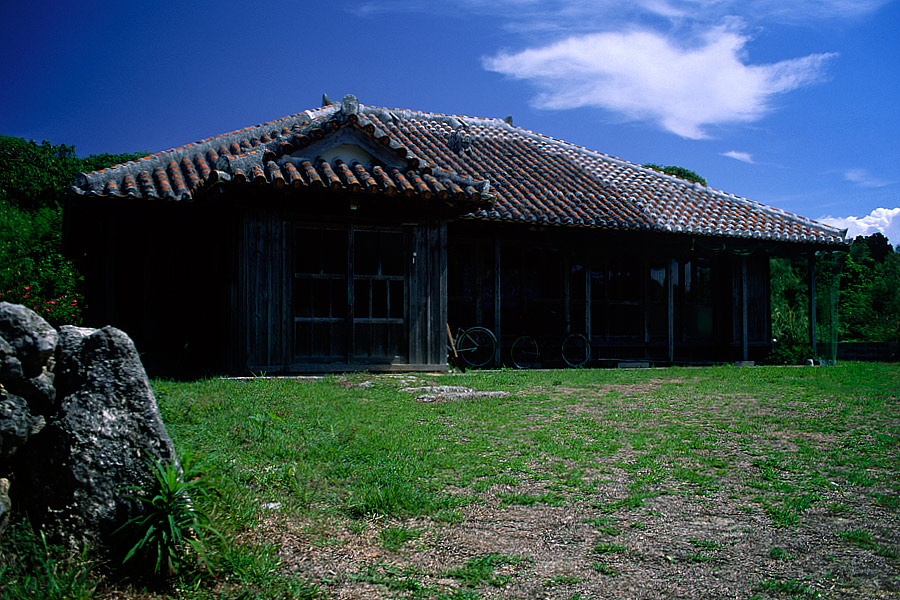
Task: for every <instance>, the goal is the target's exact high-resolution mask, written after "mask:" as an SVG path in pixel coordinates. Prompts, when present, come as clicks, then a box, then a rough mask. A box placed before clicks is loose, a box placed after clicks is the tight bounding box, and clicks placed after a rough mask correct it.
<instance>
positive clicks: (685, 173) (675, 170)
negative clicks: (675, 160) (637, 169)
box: [643, 163, 707, 185]
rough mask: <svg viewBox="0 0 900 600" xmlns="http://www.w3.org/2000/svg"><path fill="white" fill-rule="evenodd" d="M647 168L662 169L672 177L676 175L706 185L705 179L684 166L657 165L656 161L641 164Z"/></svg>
mask: <svg viewBox="0 0 900 600" xmlns="http://www.w3.org/2000/svg"><path fill="white" fill-rule="evenodd" d="M643 166H645V167H647V168H648V169H654V170H656V171H662V172H663V173H665V174H666V175H672V176H673V177H678V178H679V179H685V180H687V181H693V182H695V183H699V184H700V185H707V183H706V179H704V178H703V177H701V176H700V175H697V174H696V173H694V172H693V171H691V170H690V169H685V168H684V167H677V166H675V165H669V166H667V167H664V166H662V165H658V164H656V163H647V164H645V165H643Z"/></svg>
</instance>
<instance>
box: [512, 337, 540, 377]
mask: <svg viewBox="0 0 900 600" xmlns="http://www.w3.org/2000/svg"><path fill="white" fill-rule="evenodd" d="M510 355H511V358H512V362H513V364H514V365H515V366H516V368H517V369H530V368H532V367H533V366H535V365H536V364H538V362H539V361H540V359H541V350H540V348H539V347H538V343H537V340H536V339H534V338H533V337H531V336H530V335H522V336H519V337H518V338H516V341H514V342H513V345H512V349H511V350H510Z"/></svg>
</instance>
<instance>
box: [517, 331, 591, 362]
mask: <svg viewBox="0 0 900 600" xmlns="http://www.w3.org/2000/svg"><path fill="white" fill-rule="evenodd" d="M560 356H561V357H562V360H563V362H564V363H566V365H568V366H569V367H572V368H577V367H581V366H584V365H585V364H587V363H588V361H590V360H591V342H590V340H588V338H587V336H585V335H583V334H581V333H570V334H569V335H567V336H566V337H565V339H564V340H563V341H562V344H560ZM510 358H511V359H512V363H513V365H514V366H515V367H516V368H517V369H531V368H533V367H534V366H536V365H538V364H540V362H541V348H540V345H539V344H538V341H537V340H536V339H535V338H534V337H533V336H530V335H520V336H519V337H517V338H516V340H515V341H514V342H513V344H512V348H510Z"/></svg>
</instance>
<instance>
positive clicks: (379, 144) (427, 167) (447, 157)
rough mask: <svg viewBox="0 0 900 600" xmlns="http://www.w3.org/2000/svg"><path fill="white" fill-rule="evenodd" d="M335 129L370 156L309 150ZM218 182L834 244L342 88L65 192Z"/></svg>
mask: <svg viewBox="0 0 900 600" xmlns="http://www.w3.org/2000/svg"><path fill="white" fill-rule="evenodd" d="M339 132H345V133H346V132H351V133H352V134H353V136H354V137H353V139H354V140H356V141H358V142H359V143H362V144H363V145H364V146H366V147H367V148H368V149H369V150H370V151H371V152H370V154H372V155H375V156H376V157H378V158H379V160H373V161H353V160H343V159H341V158H340V157H327V158H326V157H323V156H322V155H321V154H320V153H319V151H320V150H321V148H323V147H325V146H327V143H328V141H329V139H330V138H331V136H335V137H338V135H339ZM341 135H343V134H341ZM307 150H310V151H309V152H307ZM219 182H231V183H229V184H227V185H234V184H238V185H239V184H241V183H245V182H253V183H256V184H259V185H263V186H272V187H274V188H279V189H285V190H297V191H298V192H300V193H302V191H303V190H307V189H310V190H312V189H331V190H335V191H354V192H360V191H362V192H370V193H373V194H384V195H396V194H401V195H404V196H408V197H410V198H414V199H420V200H431V199H442V200H444V201H446V202H450V203H455V204H456V205H457V206H459V207H460V209H461V210H463V211H468V216H469V217H470V218H474V219H481V220H491V221H509V222H527V223H536V224H547V225H560V226H570V227H587V228H601V229H619V230H647V231H658V232H672V233H684V234H691V235H695V236H712V237H726V238H742V239H759V240H772V241H780V242H798V243H801V242H802V243H813V244H816V245H836V246H844V245H846V243H847V242H846V240H845V235H846V232H845V231H841V230H838V229H835V228H833V227H830V226H828V225H824V224H822V223H818V222H816V221H813V220H811V219H807V218H805V217H802V216H799V215H795V214H792V213H788V212H786V211H783V210H780V209H778V208H774V207H771V206H766V205H764V204H761V203H758V202H754V201H752V200H748V199H746V198H741V197H738V196H734V195H731V194H727V193H725V192H722V191H718V190H714V189H712V188H709V187H706V186H703V185H700V184H696V183H691V182H687V181H684V180H681V179H678V178H676V177H673V176H670V175H667V174H664V173H660V172H658V171H654V170H652V169H648V168H645V167H641V166H639V165H636V164H633V163H629V162H627V161H624V160H621V159H618V158H614V157H612V156H609V155H605V154H602V153H599V152H596V151H593V150H590V149H587V148H584V147H581V146H577V145H574V144H570V143H568V142H564V141H561V140H557V139H554V138H551V137H548V136H544V135H541V134H538V133H534V132H531V131H528V130H525V129H522V128H519V127H514V126H513V125H512V123H511V122H509V120H503V119H485V118H475V117H464V116H458V115H442V114H436V113H425V112H417V111H411V110H392V109H385V108H378V107H370V106H364V105H361V104H359V102H358V100H356V98H355V97H353V96H346V97H345V98H344V99H343V101H342V102H340V103H326V105H325V106H323V107H321V108H319V109H315V110H308V111H305V112H302V113H299V114H296V115H292V116H289V117H286V118H284V119H280V120H277V121H271V122H268V123H263V124H261V125H256V126H254V127H248V128H246V129H242V130H239V131H235V132H231V133H228V134H224V135H220V136H217V137H214V138H209V139H206V140H202V141H200V142H195V143H193V144H188V145H186V146H182V147H179V148H175V149H173V150H168V151H165V152H160V153H157V154H154V155H151V156H148V157H145V158H142V159H140V160H137V161H132V162H128V163H124V164H122V165H118V166H116V167H112V168H110V169H106V170H103V171H97V172H94V173H90V174H79V175H78V176H77V177H76V181H75V186H74V188H73V189H74V191H75V192H76V193H78V194H85V195H95V196H107V197H119V198H123V199H125V198H129V197H132V198H165V199H169V200H173V201H185V200H191V199H193V198H194V197H195V196H197V195H201V194H202V193H203V191H204V190H205V189H207V188H209V187H211V186H213V185H216V184H217V183H219Z"/></svg>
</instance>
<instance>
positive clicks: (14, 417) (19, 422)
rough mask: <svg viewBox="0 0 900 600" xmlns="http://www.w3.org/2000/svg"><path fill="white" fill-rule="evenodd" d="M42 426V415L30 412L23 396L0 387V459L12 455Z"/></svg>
mask: <svg viewBox="0 0 900 600" xmlns="http://www.w3.org/2000/svg"><path fill="white" fill-rule="evenodd" d="M43 427H44V417H43V416H41V415H33V414H31V411H30V410H29V409H28V402H27V401H26V400H25V398H22V397H20V396H16V395H14V394H8V393H4V392H3V391H2V389H0V459H2V458H10V457H12V456H13V455H14V454H15V453H16V452H17V451H18V450H19V448H21V447H22V446H24V445H25V442H27V441H28V438H30V437H31V436H33V435H34V434H36V433H38V432H39V431H40V430H41V429H42V428H43Z"/></svg>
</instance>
